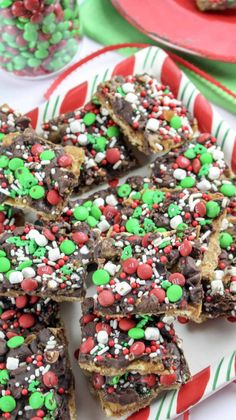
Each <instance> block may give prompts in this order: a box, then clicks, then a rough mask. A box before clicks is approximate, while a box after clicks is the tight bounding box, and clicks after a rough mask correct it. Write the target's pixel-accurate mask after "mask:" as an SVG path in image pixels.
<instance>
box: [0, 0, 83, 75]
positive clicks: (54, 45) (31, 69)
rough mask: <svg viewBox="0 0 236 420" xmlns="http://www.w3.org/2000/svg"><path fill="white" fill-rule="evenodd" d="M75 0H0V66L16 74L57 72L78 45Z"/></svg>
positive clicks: (69, 59)
mask: <svg viewBox="0 0 236 420" xmlns="http://www.w3.org/2000/svg"><path fill="white" fill-rule="evenodd" d="M80 37H81V33H80V21H79V5H78V0H75V1H74V0H62V1H59V0H17V1H12V0H0V67H1V68H3V69H4V70H7V71H9V72H12V73H14V74H16V75H17V76H27V77H37V76H41V77H42V76H45V75H48V74H52V73H54V72H58V71H59V70H61V69H63V67H65V66H66V65H67V64H68V63H69V62H70V61H71V60H72V59H73V57H74V56H75V54H76V53H77V51H78V48H79V45H80Z"/></svg>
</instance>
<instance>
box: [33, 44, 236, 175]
mask: <svg viewBox="0 0 236 420" xmlns="http://www.w3.org/2000/svg"><path fill="white" fill-rule="evenodd" d="M79 70H80V69H78V68H77V69H75V72H78V71H79ZM144 72H147V73H149V74H150V75H152V76H154V77H156V78H157V79H159V80H160V81H161V82H162V83H163V84H166V85H169V86H170V88H171V90H172V91H173V93H174V94H175V95H176V96H177V97H178V99H180V100H182V101H183V103H184V105H185V106H186V107H187V109H188V110H189V111H190V112H191V113H192V114H193V115H194V116H195V117H196V118H197V120H198V123H199V128H200V130H201V131H207V132H210V133H212V134H213V135H214V136H215V137H216V138H217V142H218V144H219V145H220V146H221V148H222V150H223V151H224V153H225V159H226V162H227V163H228V164H229V165H230V166H231V167H232V169H233V171H234V172H236V132H235V131H234V130H233V129H232V128H231V127H230V126H229V125H228V124H227V123H226V122H225V121H224V120H223V119H222V117H221V116H220V115H219V114H218V113H217V112H216V111H215V109H214V108H213V107H212V105H211V104H210V103H209V102H208V101H207V99H206V98H205V97H204V96H203V95H202V94H201V93H200V92H199V90H198V89H197V88H196V87H195V86H194V85H193V83H192V82H190V80H189V79H188V78H187V77H186V76H185V74H184V73H183V72H182V71H181V70H180V69H179V68H178V67H177V66H176V64H175V63H174V62H173V61H172V59H171V58H170V57H169V56H168V54H166V53H165V52H164V51H163V50H162V49H161V48H158V47H148V48H144V49H142V50H141V51H139V52H137V53H136V54H134V55H132V56H130V57H129V58H127V59H125V60H122V61H121V62H120V63H118V64H117V65H115V66H112V65H111V66H110V67H109V68H106V69H104V71H102V72H100V73H98V74H95V75H93V76H92V77H89V79H88V80H85V81H84V82H83V83H80V84H79V85H77V86H75V87H73V88H72V89H70V90H69V91H68V92H66V93H65V94H56V93H55V94H52V96H51V97H50V99H49V100H48V101H47V102H45V103H44V104H43V105H41V106H39V107H38V108H35V109H34V110H32V111H30V112H29V113H28V115H29V116H30V117H31V118H32V121H33V126H34V128H37V130H40V126H41V124H42V122H44V121H46V120H48V119H50V118H52V117H56V116H57V115H59V114H60V113H64V112H68V111H73V110H74V109H76V108H78V107H81V106H83V105H84V104H85V103H86V102H87V101H88V100H89V99H90V98H91V96H92V94H93V93H94V92H95V91H96V88H97V85H98V84H99V83H100V82H102V81H104V80H105V79H109V78H110V77H111V76H113V75H116V74H121V75H128V74H135V73H144ZM67 74H68V76H66V79H67V78H71V77H72V73H71V72H67V73H66V75H67ZM73 74H74V72H73ZM61 79H62V78H61ZM64 82H65V79H62V80H61V83H64ZM67 82H68V80H67ZM56 87H57V88H58V85H57V86H56Z"/></svg>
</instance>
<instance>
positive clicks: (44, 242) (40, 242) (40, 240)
mask: <svg viewBox="0 0 236 420" xmlns="http://www.w3.org/2000/svg"><path fill="white" fill-rule="evenodd" d="M35 242H36V244H37V245H38V246H46V245H47V243H48V240H47V238H46V236H44V235H41V234H39V235H38V236H36V238H35Z"/></svg>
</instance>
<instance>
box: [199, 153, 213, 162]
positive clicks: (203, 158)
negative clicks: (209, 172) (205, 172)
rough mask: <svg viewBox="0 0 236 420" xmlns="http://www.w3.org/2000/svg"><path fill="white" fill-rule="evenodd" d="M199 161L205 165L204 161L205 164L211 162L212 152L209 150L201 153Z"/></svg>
mask: <svg viewBox="0 0 236 420" xmlns="http://www.w3.org/2000/svg"><path fill="white" fill-rule="evenodd" d="M200 161H201V163H202V164H203V165H205V164H206V163H207V164H210V163H212V162H213V157H212V154H211V153H209V152H205V153H202V155H201V156H200Z"/></svg>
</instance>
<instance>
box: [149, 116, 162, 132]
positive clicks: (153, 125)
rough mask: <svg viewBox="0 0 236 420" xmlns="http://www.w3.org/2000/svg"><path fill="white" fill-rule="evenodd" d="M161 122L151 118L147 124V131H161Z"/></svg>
mask: <svg viewBox="0 0 236 420" xmlns="http://www.w3.org/2000/svg"><path fill="white" fill-rule="evenodd" d="M159 126H160V121H158V120H156V118H149V120H148V122H147V124H146V130H150V131H153V132H154V133H155V132H156V131H157V130H158V129H159Z"/></svg>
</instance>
